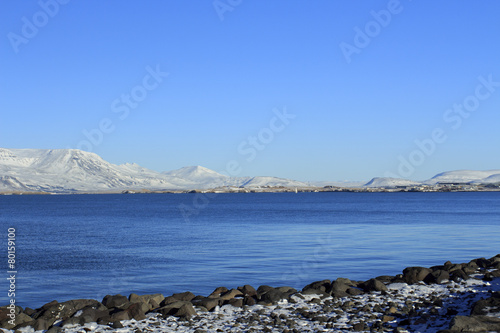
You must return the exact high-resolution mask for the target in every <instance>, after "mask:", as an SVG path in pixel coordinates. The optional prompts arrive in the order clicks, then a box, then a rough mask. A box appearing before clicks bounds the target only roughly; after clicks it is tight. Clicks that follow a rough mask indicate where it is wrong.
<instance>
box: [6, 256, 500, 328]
mask: <svg viewBox="0 0 500 333" xmlns="http://www.w3.org/2000/svg"><path fill="white" fill-rule="evenodd" d="M0 328H1V330H2V331H3V332H34V331H46V332H49V333H55V332H112V331H114V332H137V333H142V332H194V333H204V332H207V333H208V332H443V333H445V332H447V333H453V332H500V254H499V255H496V256H495V257H492V258H490V259H486V258H479V259H474V260H471V261H470V262H468V263H459V264H453V263H451V262H446V263H444V264H443V265H440V266H434V267H430V268H426V267H408V268H405V269H404V270H403V272H402V274H399V275H397V276H379V277H376V278H372V279H370V280H367V281H351V280H349V279H347V278H337V279H335V280H332V281H330V280H323V281H316V282H313V283H311V284H309V285H307V286H305V287H304V288H303V289H302V290H299V291H298V290H295V289H293V288H290V287H270V286H260V287H258V288H257V289H255V288H253V287H252V286H249V285H245V286H242V287H238V288H235V289H227V288H225V287H219V288H217V289H215V290H214V291H213V293H212V294H210V295H208V296H196V295H194V294H192V293H191V292H184V293H178V294H173V295H171V296H167V297H165V296H164V295H162V294H154V295H136V294H131V295H129V296H128V297H126V296H122V295H108V296H106V297H104V299H103V300H102V301H100V302H99V301H97V300H92V299H79V300H71V301H67V302H62V303H58V302H57V301H52V302H50V303H47V304H45V305H44V306H42V307H41V308H39V309H31V308H29V307H27V308H25V309H23V308H21V307H18V306H16V307H14V306H10V307H8V306H4V307H1V308H0Z"/></svg>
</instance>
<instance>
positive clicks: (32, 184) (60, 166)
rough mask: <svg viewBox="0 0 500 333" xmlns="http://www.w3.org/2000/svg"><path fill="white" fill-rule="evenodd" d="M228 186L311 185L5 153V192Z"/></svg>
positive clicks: (66, 153) (71, 155)
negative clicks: (161, 171)
mask: <svg viewBox="0 0 500 333" xmlns="http://www.w3.org/2000/svg"><path fill="white" fill-rule="evenodd" d="M245 184H246V185H245ZM224 186H236V187H239V186H247V187H259V186H290V187H292V186H293V187H296V186H306V184H305V183H301V182H296V181H293V180H288V179H281V178H275V177H253V178H252V177H228V176H225V175H222V174H220V173H217V172H215V171H213V170H210V169H207V168H204V167H201V166H195V167H184V168H181V169H178V170H174V171H169V172H164V173H159V172H156V171H153V170H149V169H146V168H143V167H141V166H140V165H137V164H134V163H126V164H122V165H116V164H112V163H109V162H107V161H105V160H104V159H102V158H101V157H100V156H99V155H97V154H94V153H89V152H85V151H81V150H76V149H4V148H0V192H8V191H46V192H99V191H122V190H138V189H149V190H172V189H209V188H217V187H224Z"/></svg>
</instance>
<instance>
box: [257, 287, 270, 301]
mask: <svg viewBox="0 0 500 333" xmlns="http://www.w3.org/2000/svg"><path fill="white" fill-rule="evenodd" d="M273 289H274V288H273V287H271V286H266V285H263V286H260V287H259V288H257V298H258V299H260V297H261V296H262V295H264V294H265V293H267V292H268V291H269V290H273Z"/></svg>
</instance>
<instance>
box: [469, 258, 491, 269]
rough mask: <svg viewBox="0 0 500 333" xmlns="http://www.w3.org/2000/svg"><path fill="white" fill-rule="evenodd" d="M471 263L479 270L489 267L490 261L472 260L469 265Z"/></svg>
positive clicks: (483, 259) (482, 259)
mask: <svg viewBox="0 0 500 333" xmlns="http://www.w3.org/2000/svg"><path fill="white" fill-rule="evenodd" d="M472 262H473V263H475V264H476V265H477V267H480V268H488V267H490V265H491V261H490V260H488V259H486V258H478V259H474V260H471V263H472Z"/></svg>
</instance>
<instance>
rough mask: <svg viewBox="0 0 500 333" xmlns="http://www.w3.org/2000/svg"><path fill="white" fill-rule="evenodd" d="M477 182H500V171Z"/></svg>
mask: <svg viewBox="0 0 500 333" xmlns="http://www.w3.org/2000/svg"><path fill="white" fill-rule="evenodd" d="M476 183H482V184H494V183H500V173H496V174H494V175H491V176H489V177H486V178H484V179H482V180H480V181H477V182H476Z"/></svg>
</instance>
